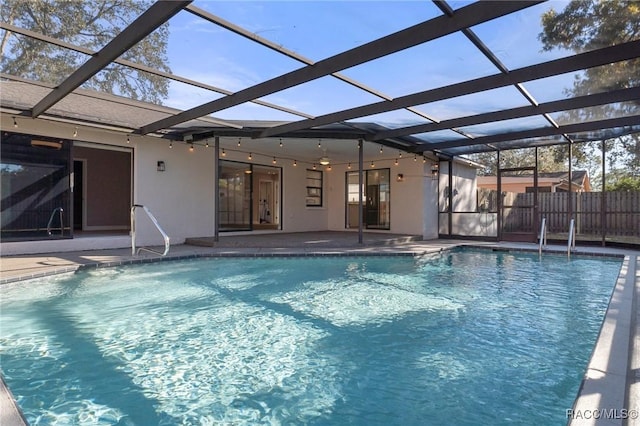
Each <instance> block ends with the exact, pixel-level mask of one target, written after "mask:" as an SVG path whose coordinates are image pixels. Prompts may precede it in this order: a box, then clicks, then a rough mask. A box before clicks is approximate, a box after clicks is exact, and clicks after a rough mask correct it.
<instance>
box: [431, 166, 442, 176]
mask: <svg viewBox="0 0 640 426" xmlns="http://www.w3.org/2000/svg"><path fill="white" fill-rule="evenodd" d="M439 171H440V166H439V165H438V164H437V163H434V164H432V165H431V179H433V180H436V179H438V172H439Z"/></svg>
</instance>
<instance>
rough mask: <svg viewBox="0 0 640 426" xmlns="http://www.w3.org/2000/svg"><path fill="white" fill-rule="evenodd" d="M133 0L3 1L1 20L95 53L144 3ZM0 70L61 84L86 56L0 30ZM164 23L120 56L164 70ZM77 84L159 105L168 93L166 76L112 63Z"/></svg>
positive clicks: (167, 32)
mask: <svg viewBox="0 0 640 426" xmlns="http://www.w3.org/2000/svg"><path fill="white" fill-rule="evenodd" d="M149 4H150V2H148V1H138V0H93V1H79V0H37V1H25V0H3V5H2V8H0V19H2V22H6V23H9V24H12V25H15V26H17V27H20V28H24V29H28V30H31V31H34V32H37V33H40V34H43V35H46V36H49V37H53V38H55V39H59V40H62V41H64V42H66V43H71V44H73V45H77V46H81V47H82V48H85V49H89V50H91V51H99V50H100V49H101V48H102V47H104V46H105V45H106V44H107V43H108V42H109V41H111V40H112V39H113V37H115V36H116V35H118V34H119V33H120V32H121V31H122V30H123V29H124V28H125V27H126V26H127V25H128V24H130V23H131V22H133V21H134V20H135V19H136V18H137V17H138V16H139V15H140V14H141V13H142V12H144V11H145V10H146V9H147V7H148V6H149ZM0 34H1V35H2V39H1V40H0V53H1V54H2V59H1V60H0V70H1V71H2V72H4V73H7V74H11V75H14V76H19V77H22V78H26V79H30V80H35V81H40V82H44V83H50V84H54V85H57V84H60V83H61V82H62V81H63V80H64V79H65V78H66V77H68V76H69V75H71V73H72V72H73V71H74V70H75V69H76V68H77V67H79V66H80V65H82V64H83V63H85V62H86V61H87V60H88V59H89V56H87V55H85V54H83V53H80V52H77V51H75V50H71V49H66V48H63V47H58V46H56V45H54V44H52V43H45V42H41V41H38V40H35V39H32V38H30V37H25V36H21V35H18V34H15V33H13V32H11V31H2V32H0ZM168 37H169V28H168V25H167V24H165V25H163V26H162V27H160V28H158V29H157V30H156V31H154V32H153V33H152V34H150V35H149V36H147V37H146V38H145V39H144V40H142V41H141V42H140V43H138V44H137V45H136V46H134V47H133V48H131V49H130V50H129V51H127V52H125V53H124V54H123V55H122V56H121V59H127V60H130V61H132V62H137V63H140V64H143V65H146V66H149V67H151V68H155V69H158V70H162V71H166V72H169V71H170V70H169V67H168V66H167V65H166V64H167V55H166V50H167V40H168ZM82 87H84V88H88V89H94V90H99V91H103V92H108V93H114V94H117V95H121V96H126V97H128V98H131V99H137V100H143V101H148V102H155V103H161V101H162V99H164V98H166V97H167V94H168V82H167V81H166V79H163V78H161V77H157V76H154V75H151V74H148V73H143V72H139V71H137V70H135V69H132V68H130V67H125V66H121V65H118V64H113V63H112V64H111V65H109V66H108V67H106V68H105V69H104V70H103V71H101V72H100V73H98V74H96V75H95V76H94V77H93V78H91V79H90V80H89V81H87V82H86V83H85V84H84V85H83V86H82Z"/></svg>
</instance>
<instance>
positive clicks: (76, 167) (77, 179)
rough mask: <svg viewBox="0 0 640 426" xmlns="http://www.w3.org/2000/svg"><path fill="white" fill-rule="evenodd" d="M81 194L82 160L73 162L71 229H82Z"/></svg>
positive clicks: (82, 181) (82, 188) (82, 178)
mask: <svg viewBox="0 0 640 426" xmlns="http://www.w3.org/2000/svg"><path fill="white" fill-rule="evenodd" d="M82 194H84V162H83V161H77V160H75V161H74V162H73V229H77V230H82V204H83V203H82V198H83V197H82Z"/></svg>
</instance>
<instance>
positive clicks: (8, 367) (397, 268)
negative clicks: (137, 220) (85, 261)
mask: <svg viewBox="0 0 640 426" xmlns="http://www.w3.org/2000/svg"><path fill="white" fill-rule="evenodd" d="M620 266H621V262H620V261H618V260H606V259H596V258H572V259H571V260H567V259H566V258H565V257H560V256H558V257H556V256H552V255H545V256H543V257H542V259H539V258H538V256H537V255H528V254H518V253H504V252H491V251H484V250H478V251H453V252H449V253H444V254H438V255H433V256H429V257H425V258H421V259H418V258H412V257H359V258H357V257H330V258H329V257H319V258H243V259H237V258H231V259H230V258H226V259H206V260H190V261H172V262H162V263H155V264H147V265H136V266H127V267H121V268H107V269H94V270H90V271H83V272H81V273H77V274H73V275H65V276H58V277H52V278H48V279H43V280H38V281H29V282H24V283H17V284H11V285H7V286H3V287H2V288H1V289H0V290H1V291H2V300H1V302H0V303H1V305H0V307H1V311H0V312H1V317H0V319H1V323H0V324H1V327H0V361H1V364H0V365H1V367H2V372H3V374H4V376H5V379H6V381H7V383H8V385H9V387H10V389H11V390H12V392H13V394H14V396H15V397H16V399H17V400H18V402H19V404H20V406H21V407H22V409H23V410H24V412H25V415H26V417H27V419H28V421H29V422H30V423H31V424H33V425H40V424H42V425H45V424H46V425H74V424H77V425H85V424H86V425H88V424H90V425H143V426H147V425H213V424H225V425H227V424H228V425H241V424H248V425H253V424H291V425H300V424H308V425H348V424H354V425H425V424H436V425H437V424H460V425H478V424H492V425H501V424H505V425H506V424H530V425H547V424H548V425H552V424H553V425H557V424H564V423H565V422H566V418H565V410H566V409H568V408H571V405H572V403H573V400H574V398H575V397H576V394H577V391H578V388H579V385H580V382H581V379H582V376H583V374H584V370H585V367H586V365H587V362H588V359H589V357H590V354H591V350H592V347H593V345H594V342H595V339H596V337H597V334H598V331H599V327H600V324H601V322H602V318H603V316H604V312H605V310H606V306H607V303H608V299H609V297H610V295H611V293H612V290H613V286H614V283H615V279H616V277H617V275H618V273H619V271H620Z"/></svg>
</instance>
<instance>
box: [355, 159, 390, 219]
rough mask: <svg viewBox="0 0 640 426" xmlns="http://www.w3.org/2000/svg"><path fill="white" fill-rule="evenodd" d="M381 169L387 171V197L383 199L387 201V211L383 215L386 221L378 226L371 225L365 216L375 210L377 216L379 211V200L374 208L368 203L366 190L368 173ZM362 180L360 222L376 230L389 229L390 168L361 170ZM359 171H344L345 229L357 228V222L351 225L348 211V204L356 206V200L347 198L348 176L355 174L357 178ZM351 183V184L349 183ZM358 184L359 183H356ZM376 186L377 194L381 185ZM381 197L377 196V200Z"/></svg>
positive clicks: (367, 188) (379, 192)
mask: <svg viewBox="0 0 640 426" xmlns="http://www.w3.org/2000/svg"><path fill="white" fill-rule="evenodd" d="M381 171H386V172H387V178H388V181H387V185H388V190H387V191H386V193H387V194H388V199H387V200H386V201H385V202H386V203H387V213H386V215H385V217H386V218H387V221H386V226H385V225H383V226H380V225H371V224H370V223H368V221H367V218H368V217H369V216H370V214H372V213H374V212H377V213H378V216H379V211H380V208H379V207H380V202H379V203H378V205H377V208H374V207H376V206H371V205H370V203H369V198H370V197H368V196H367V195H368V191H369V174H370V173H375V172H381ZM362 172H363V182H362V187H361V188H360V191H362V207H363V208H362V215H363V217H362V223H363V225H364V228H365V229H378V230H385V231H388V230H390V229H391V169H390V168H382V169H375V170H363V171H362ZM359 173H360V172H359V171H358V170H356V171H347V172H346V173H345V223H344V226H345V229H353V228H357V227H358V224H357V223H356V224H353V226H350V225H352V224H351V223H350V220H349V218H350V211H349V207H350V204H351V205H355V206H358V201H357V200H356V201H355V202H353V201H350V199H349V194H350V192H349V185H350V182H349V177H350V176H355V177H358V180H359V176H358V175H359ZM351 185H353V184H351ZM358 186H359V184H358ZM377 186H378V195H380V194H381V193H382V192H381V191H380V187H381V185H377ZM381 198H382V197H378V200H380V199H381Z"/></svg>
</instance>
